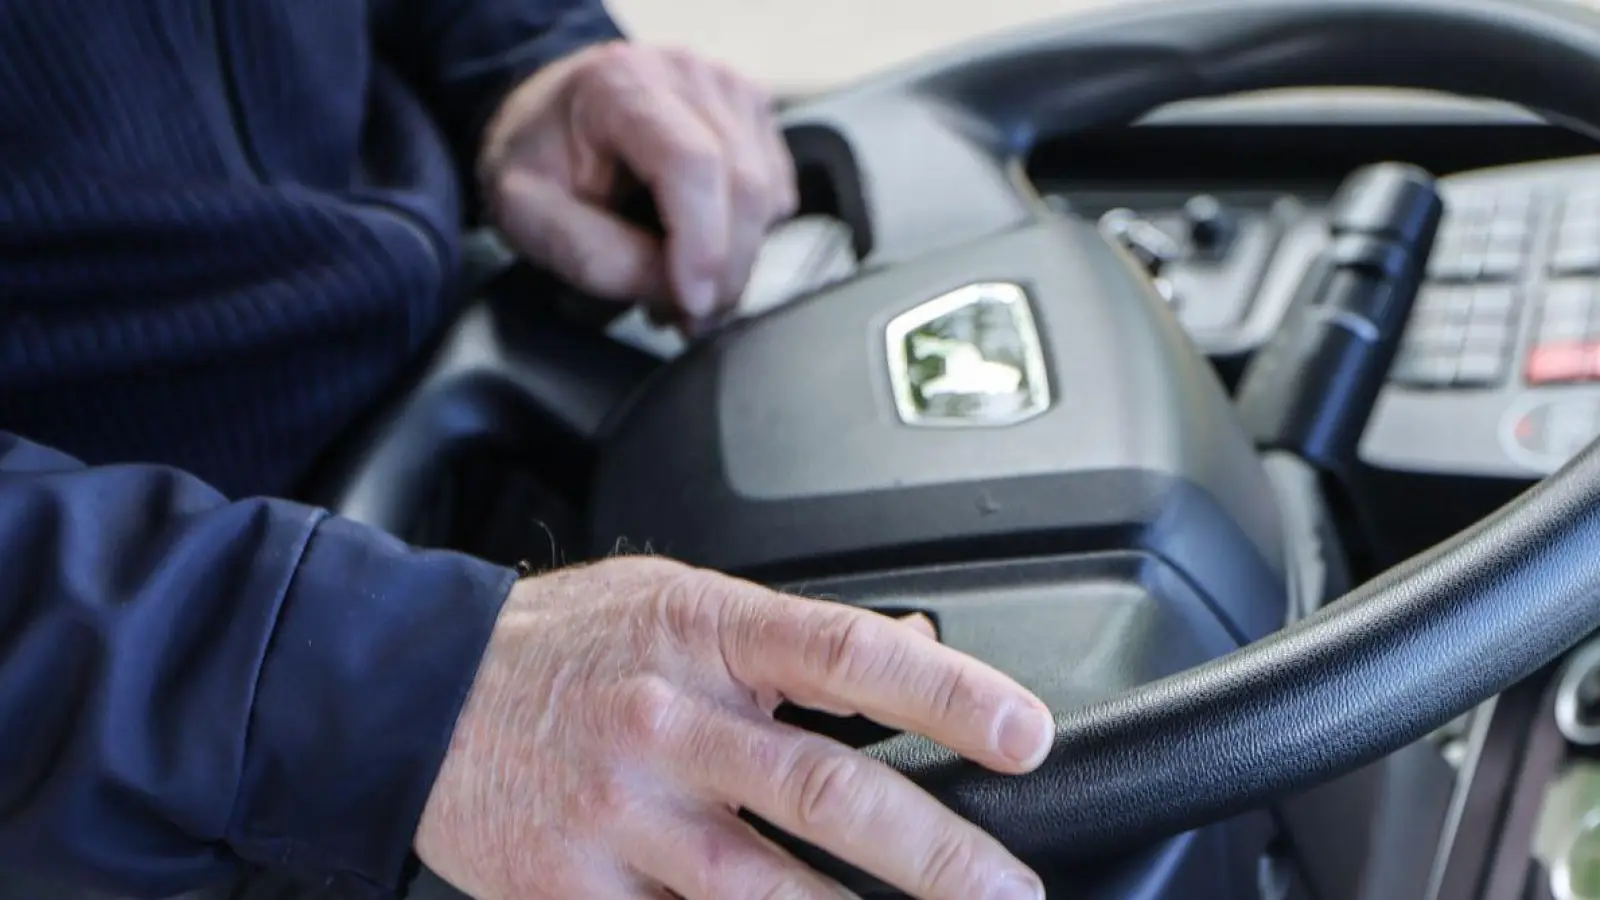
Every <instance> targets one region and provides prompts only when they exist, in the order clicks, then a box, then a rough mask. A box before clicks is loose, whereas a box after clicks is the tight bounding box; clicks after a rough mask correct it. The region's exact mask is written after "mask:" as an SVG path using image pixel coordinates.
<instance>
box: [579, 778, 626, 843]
mask: <svg viewBox="0 0 1600 900" xmlns="http://www.w3.org/2000/svg"><path fill="white" fill-rule="evenodd" d="M633 809H634V792H633V789H632V788H631V787H630V786H629V783H628V780H627V779H626V778H625V777H624V776H623V774H622V773H621V772H620V771H618V770H617V769H613V768H606V769H603V770H601V771H600V772H599V773H598V774H597V775H596V777H595V778H594V780H593V783H592V784H591V785H590V789H589V792H588V797H587V798H586V800H585V803H584V808H583V813H582V819H586V820H588V822H589V824H590V825H591V826H592V827H595V828H597V829H599V830H601V831H605V830H608V829H610V828H613V827H615V826H616V825H618V824H620V823H624V822H627V821H628V820H629V819H630V817H631V816H632V815H633Z"/></svg>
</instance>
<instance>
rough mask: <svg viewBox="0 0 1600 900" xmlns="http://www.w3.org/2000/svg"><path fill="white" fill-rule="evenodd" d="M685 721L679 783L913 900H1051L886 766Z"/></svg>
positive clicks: (826, 744)
mask: <svg viewBox="0 0 1600 900" xmlns="http://www.w3.org/2000/svg"><path fill="white" fill-rule="evenodd" d="M685 721H686V722H689V721H692V722H694V723H696V724H695V725H694V726H691V727H692V729H693V730H692V731H691V732H690V734H689V740H688V742H687V744H686V745H684V751H685V752H683V753H682V754H676V755H674V756H673V761H674V762H675V763H676V764H677V765H679V766H682V767H684V768H685V769H686V771H683V772H681V773H680V777H684V778H687V779H689V780H690V782H691V783H692V784H694V785H695V786H696V787H697V788H698V789H699V790H701V791H703V792H709V793H710V794H711V795H712V796H715V797H717V798H719V799H721V800H723V801H724V802H727V803H729V804H733V805H736V806H738V807H741V808H743V809H745V810H748V811H749V812H751V813H754V814H755V815H757V816H760V817H761V818H762V819H765V820H766V821H767V822H769V823H771V824H772V825H774V826H776V827H778V828H780V829H782V830H783V831H786V832H788V833H790V834H793V835H795V836H796V837H798V838H801V839H802V840H805V841H807V842H808V843H811V844H813V845H815V846H817V847H820V848H821V849H823V850H825V851H827V852H828V853H831V854H833V855H834V856H836V857H838V858H839V859H841V860H843V861H845V862H847V863H850V864H851V865H854V866H856V867H858V868H860V869H863V870H865V871H867V872H870V873H871V874H873V875H874V876H876V877H878V878H880V879H882V880H883V881H885V882H887V883H889V884H891V885H893V886H895V887H897V888H899V889H900V890H903V891H905V892H907V893H909V894H910V895H912V896H913V897H919V898H922V900H971V898H973V897H1004V898H1008V900H1009V898H1010V897H1017V898H1019V900H1021V898H1034V897H1041V898H1042V896H1043V894H1042V892H1041V891H1040V890H1039V889H1038V879H1037V878H1036V877H1035V876H1034V875H1033V873H1032V872H1030V871H1029V870H1028V869H1027V868H1026V867H1025V866H1023V865H1022V863H1020V862H1018V861H1017V860H1016V859H1015V858H1014V857H1013V856H1012V855H1011V854H1010V853H1008V852H1007V851H1006V849H1005V848H1004V847H1002V846H1001V845H1000V843H999V842H998V841H996V840H995V839H994V838H993V837H990V836H989V835H988V834H986V833H984V832H983V831H982V830H981V829H979V828H978V827H976V826H974V825H973V824H972V823H970V822H968V821H966V820H965V819H962V818H961V817H960V816H957V815H956V814H955V813H954V812H952V811H950V810H949V809H948V808H946V807H945V806H944V805H943V804H941V803H939V802H938V801H937V800H934V799H933V798H932V797H930V796H929V795H928V794H926V793H925V792H923V791H922V790H921V789H919V788H918V787H917V786H916V785H914V784H912V783H911V782H910V781H909V780H907V779H906V778H905V777H904V776H902V775H900V774H899V773H897V772H895V771H894V770H893V769H890V768H889V767H888V766H886V765H884V764H883V763H880V762H878V761H876V760H874V759H871V758H870V757H868V756H865V755H863V754H860V753H857V752H855V751H852V750H850V749H848V748H846V747H844V746H843V745H841V744H838V743H836V742H834V741H831V740H828V739H826V738H823V737H820V736H818V735H815V734H812V733H810V732H807V731H803V730H801V729H798V728H794V727H791V726H788V725H784V724H781V723H778V722H773V721H771V720H761V719H756V718H754V717H751V716H742V715H738V714H735V713H732V712H731V711H728V710H726V709H712V708H708V709H706V710H704V711H702V712H701V713H700V714H698V715H694V716H691V717H688V718H686V719H685ZM1001 886H1005V887H1006V888H1007V889H1008V891H1009V892H1007V893H997V892H996V889H997V888H998V887H1001Z"/></svg>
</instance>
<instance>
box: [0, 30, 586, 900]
mask: <svg viewBox="0 0 1600 900" xmlns="http://www.w3.org/2000/svg"><path fill="white" fill-rule="evenodd" d="M615 36H616V29H615V27H614V26H613V25H612V23H611V21H610V19H609V18H608V17H607V16H606V14H605V12H604V10H603V9H602V8H601V7H600V5H599V2H598V0H0V341H3V344H0V347H3V349H0V431H9V432H12V433H14V434H18V435H23V436H25V437H26V438H28V439H29V440H27V441H24V440H22V439H20V438H17V437H13V436H10V435H6V434H0V869H4V868H18V867H22V868H29V869H35V870H40V871H44V872H48V873H53V874H59V875H64V876H66V877H69V878H72V879H75V880H79V881H87V882H93V883H96V884H99V885H102V886H104V887H108V888H115V889H122V890H129V891H137V892H142V893H160V892H163V891H175V890H177V889H180V888H184V887H186V886H189V885H192V884H195V883H197V882H201V881H204V880H207V879H211V878H215V877H218V876H221V875H225V874H227V873H228V872H229V871H231V870H232V869H233V868H234V867H235V866H236V865H238V863H239V862H240V861H247V862H252V863H257V864H261V865H268V866H274V867H280V868H287V869H294V870H297V871H302V872H304V873H306V874H308V875H310V876H313V877H315V878H317V879H319V880H325V881H330V882H333V883H337V884H343V885H347V886H349V887H351V888H352V889H353V890H354V891H355V892H356V893H358V894H361V893H364V894H373V895H382V894H384V893H386V892H388V891H390V890H392V889H393V888H394V887H395V885H396V882H397V879H398V878H399V873H400V871H401V868H402V864H403V862H404V860H405V859H406V854H407V852H408V846H409V841H410V838H411V835H412V833H413V831H414V829H415V827H416V823H417V818H418V816H419V814H420V810H421V808H422V804H423V801H424V799H425V797H426V795H427V791H428V789H429V787H430V785H431V782H432V779H433V777H434V775H435V774H436V772H437V767H438V764H439V761H440V759H441V758H442V755H443V753H444V750H445V746H446V744H447V742H448V740H449V735H450V732H451V729H452V726H453V723H454V720H455V717H456V715H457V714H458V713H459V710H460V706H461V703H462V700H463V697H464V695H465V692H466V690H467V688H468V687H469V686H470V683H471V679H472V676H473V674H474V671H475V667H476V665H477V662H478V659H479V657H480V655H481V653H482V648H483V646H484V642H485V640H486V638H487V634H488V631H489V629H490V627H491V625H492V623H493V621H494V618H495V616H496V614H497V611H498V609H499V607H500V604H501V603H502V602H503V600H504V598H505V595H506V592H507V590H508V587H509V584H510V581H511V578H512V574H511V573H510V572H507V571H504V570H501V569H499V568H496V567H493V566H489V565H487V564H484V563H481V562H478V561H475V560H472V559H469V558H466V557H463V556H458V555H454V554H443V553H422V552H418V551H415V550H412V549H410V548H408V547H405V546H403V545H401V544H399V543H397V542H395V541H393V540H390V539H388V538H387V537H385V536H383V535H380V534H376V533H373V532H371V531H369V530H367V529H364V528H361V527H359V526H356V525H353V524H351V523H348V522H343V521H340V520H336V519H330V518H328V517H327V516H326V514H325V513H322V512H320V511H318V510H315V509H310V508H307V507H303V506H299V505H295V504H292V503H287V502H283V501H278V500H266V499H256V500H250V499H240V500H230V499H228V498H229V496H230V495H231V496H233V497H247V496H251V495H263V494H272V493H276V492H282V491H285V490H286V489H288V488H289V487H290V486H291V485H292V484H294V483H295V482H296V480H297V479H298V478H300V477H301V476H302V475H303V473H304V471H305V469H306V468H307V466H308V464H309V462H310V461H311V460H312V459H313V458H314V457H315V456H316V455H317V454H318V453H319V452H321V451H322V450H323V449H324V448H325V447H326V446H327V445H328V444H329V442H330V441H331V440H332V439H333V437H334V436H335V435H337V434H338V433H339V432H340V431H341V430H342V429H344V428H345V427H346V426H347V425H348V424H349V423H350V422H351V420H352V419H353V418H354V417H355V416H357V415H358V414H359V413H360V412H361V411H362V410H363V409H364V408H366V407H367V406H368V405H369V404H370V403H372V402H373V401H374V399H375V398H377V397H378V396H379V395H380V394H381V393H382V392H383V391H384V390H385V389H386V388H387V387H389V386H390V385H391V384H392V383H393V381H394V379H395V378H396V376H397V374H398V373H399V372H400V371H401V370H402V369H403V367H404V366H405V365H406V364H407V363H408V361H409V360H410V359H411V358H412V357H413V356H414V354H415V353H416V351H417V349H418V348H419V346H421V345H422V344H423V343H424V342H425V341H426V339H427V338H428V337H429V335H430V334H432V333H434V332H435V331H436V330H437V329H438V328H439V327H440V326H441V325H442V323H443V322H444V321H445V320H446V319H447V317H448V314H449V307H450V305H451V303H452V300H453V298H452V296H451V284H452V281H453V270H454V267H455V264H456V256H457V233H458V228H459V224H460V217H461V209H462V206H463V197H464V194H463V193H462V191H461V188H460V185H461V183H462V180H461V174H462V171H463V166H464V164H466V163H468V162H469V161H470V158H471V154H472V151H473V149H474V145H475V143H476V140H477V136H478V132H479V130H480V129H481V127H482V124H483V122H484V121H485V120H486V119H487V117H488V116H489V115H490V113H491V111H492V110H493V109H494V108H495V106H496V105H497V104H498V102H499V101H500V99H501V98H502V97H503V96H504V94H505V93H506V92H507V90H508V89H509V88H510V87H511V86H512V85H514V84H515V83H516V82H517V81H519V80H520V79H521V78H523V77H525V76H526V75H527V74H529V73H531V72H532V71H534V70H536V69H537V68H538V67H539V66H541V65H543V64H545V63H546V62H548V61H549V60H550V59H552V58H554V57H556V56H558V55H560V54H563V53H566V52H570V51H571V50H573V49H574V48H576V47H578V46H580V45H582V44H585V43H588V42H593V41H597V40H603V39H609V38H612V37H615ZM46 446H49V447H51V448H54V449H46ZM62 451H64V452H62ZM73 457H76V459H75V458H73ZM85 463H87V464H88V465H85ZM113 463H137V464H139V465H108V464H113Z"/></svg>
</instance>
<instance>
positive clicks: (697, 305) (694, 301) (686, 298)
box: [683, 281, 717, 319]
mask: <svg viewBox="0 0 1600 900" xmlns="http://www.w3.org/2000/svg"><path fill="white" fill-rule="evenodd" d="M716 308H717V285H716V282H713V281H691V282H690V283H689V286H688V288H687V289H686V290H685V291H684V294H683V311H684V312H686V313H688V314H689V318H691V319H704V318H707V317H709V316H710V315H711V313H712V312H714V311H715V310H716Z"/></svg>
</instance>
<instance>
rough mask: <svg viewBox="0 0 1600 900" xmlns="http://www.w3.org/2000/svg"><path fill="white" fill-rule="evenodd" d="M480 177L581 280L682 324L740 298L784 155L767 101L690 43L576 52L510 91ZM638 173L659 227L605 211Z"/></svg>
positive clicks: (562, 269)
mask: <svg viewBox="0 0 1600 900" xmlns="http://www.w3.org/2000/svg"><path fill="white" fill-rule="evenodd" d="M478 176H479V181H480V187H481V189H482V191H483V195H484V197H485V198H486V202H487V204H488V207H489V210H490V214H491V216H492V217H493V219H494V222H495V225H496V226H497V227H498V228H499V229H500V230H501V232H502V233H503V234H504V235H505V236H506V238H507V240H508V241H509V242H510V243H511V244H512V245H513V246H514V247H515V248H516V249H517V250H518V251H520V252H521V253H523V254H525V255H527V256H528V257H529V258H530V259H532V260H534V261H535V262H538V263H540V264H541V265H543V266H545V267H547V268H549V269H550V270H552V271H554V272H555V273H556V274H557V275H559V276H561V277H562V278H564V279H566V280H567V281H568V282H570V283H572V284H573V285H575V286H576V287H578V288H580V289H582V290H584V291H585V292H587V293H590V294H593V295H596V296H599V297H605V298H612V299H617V300H642V301H645V302H646V303H647V304H649V305H650V306H651V309H652V312H653V313H654V314H655V316H656V317H657V318H658V319H660V320H664V321H668V322H675V323H680V324H684V325H687V326H689V328H690V329H691V330H693V329H695V328H698V327H701V326H704V325H706V324H709V323H712V322H714V321H715V320H716V319H717V318H718V317H719V316H720V315H721V314H722V313H725V312H726V311H727V310H728V309H730V308H732V306H733V305H734V304H735V303H737V301H738V299H739V296H740V294H741V293H742V292H743V291H744V288H745V284H746V282H747V281H749V279H750V272H751V269H752V268H753V266H754V265H755V261H756V256H757V254H758V253H759V251H760V249H761V244H762V241H763V239H764V238H765V237H766V234H767V231H768V230H769V229H770V228H771V227H772V226H773V225H774V224H776V223H777V222H780V221H782V220H784V219H786V218H788V217H790V216H792V215H793V214H794V211H795V206H796V204H797V202H798V201H797V194H796V186H795V172H794V161H793V160H792V159H791V158H790V156H789V151H788V148H787V147H786V146H785V144H784V142H783V138H782V135H781V134H780V133H779V130H778V127H777V124H776V122H775V121H774V119H773V113H772V103H771V100H770V98H769V97H768V96H767V95H766V94H765V93H764V92H762V91H761V90H760V89H759V88H757V87H756V86H755V85H753V84H752V83H750V82H749V81H747V80H745V79H744V78H742V77H741V76H739V75H738V74H737V73H735V72H733V71H732V70H731V69H729V68H727V67H725V66H722V65H720V64H717V63H713V62H710V61H708V60H705V59H701V58H699V57H697V56H694V55H693V54H690V53H688V52H686V51H680V50H669V49H662V48H656V47H647V46H641V45H637V44H630V43H625V42H621V41H618V42H614V43H608V44H602V45H597V46H594V47H590V48H588V49H585V50H582V51H579V52H578V53H576V54H574V55H573V56H571V57H569V58H567V59H564V60H561V61H559V62H557V63H555V64H553V65H551V66H549V67H548V68H546V69H544V70H541V71H540V72H539V73H538V74H536V75H534V76H533V77H531V78H529V79H528V80H527V81H526V82H524V83H523V84H522V85H521V86H520V87H518V88H517V89H516V90H515V91H513V92H512V93H511V95H510V96H509V97H508V98H507V99H506V101H505V102H504V104H502V106H501V107H500V110H499V112H498V113H497V114H496V116H495V117H494V120H493V121H492V122H491V123H490V124H489V126H488V128H487V129H486V130H485V135H484V142H483V149H482V152H481V155H480V157H479V165H478ZM635 178H636V179H638V180H639V181H640V182H642V183H643V184H642V186H643V188H644V189H648V190H649V191H650V192H651V194H652V195H653V197H654V199H655V204H656V207H657V209H658V210H659V211H660V215H661V218H662V225H663V226H664V227H665V229H666V235H667V236H666V240H665V242H663V241H662V240H661V239H660V237H658V236H656V235H652V234H649V233H646V232H645V231H643V230H641V229H640V228H638V227H636V226H635V225H633V224H630V223H628V222H627V221H625V220H624V219H623V218H622V217H621V216H619V215H618V214H617V212H618V211H617V208H616V204H617V203H618V202H619V200H620V197H619V193H620V192H622V191H624V190H625V189H626V188H627V187H628V186H629V185H630V183H631V182H632V180H633V179H635Z"/></svg>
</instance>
